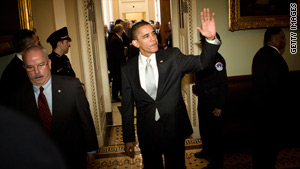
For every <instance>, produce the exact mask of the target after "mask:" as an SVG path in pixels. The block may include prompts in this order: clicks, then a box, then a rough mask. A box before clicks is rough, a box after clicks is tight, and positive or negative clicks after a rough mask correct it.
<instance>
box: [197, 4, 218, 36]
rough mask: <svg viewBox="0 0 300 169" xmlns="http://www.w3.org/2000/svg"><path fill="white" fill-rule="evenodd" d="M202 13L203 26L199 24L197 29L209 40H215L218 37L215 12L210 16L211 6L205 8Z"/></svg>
mask: <svg viewBox="0 0 300 169" xmlns="http://www.w3.org/2000/svg"><path fill="white" fill-rule="evenodd" d="M200 15H201V27H199V26H198V27H197V30H198V31H199V32H200V33H201V34H202V35H203V36H204V37H206V38H207V39H208V40H213V39H214V38H215V37H216V24H215V13H212V17H210V10H209V8H204V9H203V11H201V13H200Z"/></svg>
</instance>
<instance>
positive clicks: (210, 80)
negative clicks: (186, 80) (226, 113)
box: [193, 53, 228, 108]
mask: <svg viewBox="0 0 300 169" xmlns="http://www.w3.org/2000/svg"><path fill="white" fill-rule="evenodd" d="M195 90H196V91H195ZM227 90H228V83H227V72H226V62H225V59H224V58H223V57H222V56H221V55H220V54H219V53H217V55H216V60H215V62H214V65H213V66H211V67H209V68H207V69H205V70H203V71H200V72H197V73H196V85H195V88H194V89H193V92H196V93H198V94H199V95H198V97H201V96H202V95H203V94H204V95H211V96H216V97H214V98H215V99H216V100H215V101H214V104H215V106H216V107H217V108H222V107H223V106H224V104H225V100H226V95H227Z"/></svg>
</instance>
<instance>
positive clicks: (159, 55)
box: [156, 50, 166, 99]
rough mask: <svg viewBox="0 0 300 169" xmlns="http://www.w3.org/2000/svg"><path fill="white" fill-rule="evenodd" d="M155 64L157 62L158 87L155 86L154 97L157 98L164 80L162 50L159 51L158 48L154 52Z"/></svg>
mask: <svg viewBox="0 0 300 169" xmlns="http://www.w3.org/2000/svg"><path fill="white" fill-rule="evenodd" d="M156 64H157V69H158V74H159V76H158V88H157V95H156V99H157V98H159V96H160V95H161V92H162V89H163V85H164V82H165V79H166V78H165V75H166V72H165V69H163V65H164V54H163V52H161V51H160V50H159V51H158V52H157V53H156Z"/></svg>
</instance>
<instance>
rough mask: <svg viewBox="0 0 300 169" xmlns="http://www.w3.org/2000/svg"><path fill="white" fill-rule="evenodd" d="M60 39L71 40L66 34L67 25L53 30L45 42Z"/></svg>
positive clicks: (53, 41)
mask: <svg viewBox="0 0 300 169" xmlns="http://www.w3.org/2000/svg"><path fill="white" fill-rule="evenodd" d="M62 40H69V41H71V38H70V37H69V34H68V29H67V27H63V28H61V29H59V30H57V31H55V32H53V33H52V34H51V35H50V36H49V37H48V39H47V43H50V44H55V43H57V42H58V41H62Z"/></svg>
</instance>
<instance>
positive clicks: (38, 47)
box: [22, 45, 49, 60]
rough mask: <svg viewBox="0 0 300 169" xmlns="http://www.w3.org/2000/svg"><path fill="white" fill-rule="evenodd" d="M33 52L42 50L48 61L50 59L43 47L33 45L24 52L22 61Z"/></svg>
mask: <svg viewBox="0 0 300 169" xmlns="http://www.w3.org/2000/svg"><path fill="white" fill-rule="evenodd" d="M32 50H40V51H42V52H43V54H44V55H45V56H46V58H47V60H49V57H48V52H47V50H46V49H45V48H43V47H42V46H37V45H32V46H29V47H28V48H26V49H25V50H24V52H23V55H22V59H23V60H24V57H25V55H26V54H27V53H28V52H30V51H32Z"/></svg>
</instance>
